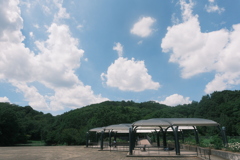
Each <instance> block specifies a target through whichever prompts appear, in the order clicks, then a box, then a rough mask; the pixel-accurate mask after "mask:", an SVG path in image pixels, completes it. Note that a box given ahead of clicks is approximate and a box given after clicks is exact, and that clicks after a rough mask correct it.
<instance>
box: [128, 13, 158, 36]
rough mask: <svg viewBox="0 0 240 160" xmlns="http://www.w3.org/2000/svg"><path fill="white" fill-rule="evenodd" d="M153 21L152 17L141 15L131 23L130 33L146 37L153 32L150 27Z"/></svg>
mask: <svg viewBox="0 0 240 160" xmlns="http://www.w3.org/2000/svg"><path fill="white" fill-rule="evenodd" d="M155 21H156V20H155V19H154V18H152V17H142V18H141V19H140V20H139V21H138V22H137V23H135V24H134V25H133V28H132V29H131V33H132V34H135V35H137V36H140V37H147V36H149V35H150V34H151V33H152V32H153V29H152V28H151V27H152V25H153V23H154V22H155Z"/></svg>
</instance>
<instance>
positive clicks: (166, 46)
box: [161, 1, 240, 93]
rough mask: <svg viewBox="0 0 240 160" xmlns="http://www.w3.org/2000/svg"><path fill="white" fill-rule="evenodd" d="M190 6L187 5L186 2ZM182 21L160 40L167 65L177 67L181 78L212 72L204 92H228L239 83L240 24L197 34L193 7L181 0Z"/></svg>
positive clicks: (197, 21) (199, 30)
mask: <svg viewBox="0 0 240 160" xmlns="http://www.w3.org/2000/svg"><path fill="white" fill-rule="evenodd" d="M190 3H191V2H190ZM180 4H181V6H182V7H181V8H182V10H183V11H182V16H183V22H182V23H179V24H176V25H173V26H171V27H168V28H167V33H166V35H165V37H164V38H163V39H162V43H161V47H162V50H163V52H168V53H170V54H171V56H170V59H169V62H173V63H177V64H179V66H180V68H181V75H182V77H183V78H191V77H192V76H194V75H197V74H200V73H205V72H211V71H214V72H216V75H215V78H214V79H213V81H211V82H209V83H208V84H207V86H206V88H205V92H206V93H211V92H213V91H220V90H224V89H229V88H231V86H233V85H238V84H240V82H239V80H240V72H239V71H238V69H237V68H239V67H240V63H239V62H240V46H239V41H240V38H239V37H240V24H236V25H233V30H232V31H229V30H227V29H220V30H216V31H212V32H204V33H203V32H201V27H200V23H199V20H198V15H192V6H193V4H188V3H186V2H185V1H181V3H180Z"/></svg>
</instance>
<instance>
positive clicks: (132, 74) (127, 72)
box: [101, 57, 160, 92]
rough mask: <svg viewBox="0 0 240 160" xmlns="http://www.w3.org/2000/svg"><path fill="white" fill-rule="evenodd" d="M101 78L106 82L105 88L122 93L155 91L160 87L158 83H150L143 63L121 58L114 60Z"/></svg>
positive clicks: (149, 77)
mask: <svg viewBox="0 0 240 160" xmlns="http://www.w3.org/2000/svg"><path fill="white" fill-rule="evenodd" d="M101 77H102V79H103V80H106V84H107V86H110V87H116V88H118V89H120V90H123V91H134V92H140V91H144V90H147V89H154V90H157V89H158V88H159V87H160V84H159V83H158V82H154V81H152V77H151V76H150V75H149V74H148V70H147V68H146V67H145V64H144V61H135V60H134V59H131V60H128V59H127V58H123V57H119V58H118V59H117V60H115V62H114V63H113V64H111V65H110V66H109V67H108V70H107V73H106V74H105V73H102V75H101Z"/></svg>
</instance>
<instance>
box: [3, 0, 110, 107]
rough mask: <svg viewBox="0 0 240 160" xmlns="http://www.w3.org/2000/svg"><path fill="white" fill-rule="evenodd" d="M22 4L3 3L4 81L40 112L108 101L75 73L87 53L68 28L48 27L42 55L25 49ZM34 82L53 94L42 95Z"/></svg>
mask: <svg viewBox="0 0 240 160" xmlns="http://www.w3.org/2000/svg"><path fill="white" fill-rule="evenodd" d="M55 2H56V3H59V1H55ZM18 3H19V2H18V1H17V0H10V1H3V2H1V3H0V8H1V9H0V12H1V14H0V22H1V25H0V47H1V52H0V59H1V61H0V68H1V70H0V79H3V80H5V81H7V82H9V83H10V84H12V85H13V86H15V87H16V88H17V91H18V92H21V93H22V94H23V95H24V98H25V100H26V101H28V102H29V105H30V106H32V107H33V108H34V109H37V110H45V111H57V110H62V109H68V108H79V107H82V106H84V105H88V104H92V103H99V102H102V101H105V100H108V99H107V98H103V97H102V96H101V95H95V94H94V93H93V91H92V89H91V86H85V85H84V84H83V83H82V82H81V81H80V80H79V79H78V77H77V75H76V74H75V69H77V68H78V67H80V60H81V59H82V57H83V54H84V51H83V50H82V49H79V48H78V44H79V41H78V39H76V38H73V37H72V35H71V32H70V29H69V27H68V26H67V25H63V24H57V23H52V24H51V25H50V26H49V27H48V28H47V32H48V37H47V39H46V40H44V41H36V42H35V44H36V46H37V48H38V50H39V53H34V52H33V51H31V50H30V49H29V48H26V47H25V45H24V44H23V40H24V38H25V37H24V36H23V35H22V33H21V29H22V28H23V20H22V18H21V12H20V9H19V8H18ZM59 6H60V7H61V5H59ZM58 17H59V18H61V16H58ZM34 82H37V83H41V84H43V85H44V86H45V87H46V88H48V89H50V90H52V91H53V93H52V94H51V95H45V94H42V93H40V92H39V91H38V89H37V87H35V86H34V85H33V83H34Z"/></svg>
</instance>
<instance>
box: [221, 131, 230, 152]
mask: <svg viewBox="0 0 240 160" xmlns="http://www.w3.org/2000/svg"><path fill="white" fill-rule="evenodd" d="M221 130H222V138H223V144H224V147H228V140H227V135H226V128H225V127H224V126H223V127H222V129H221Z"/></svg>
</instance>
